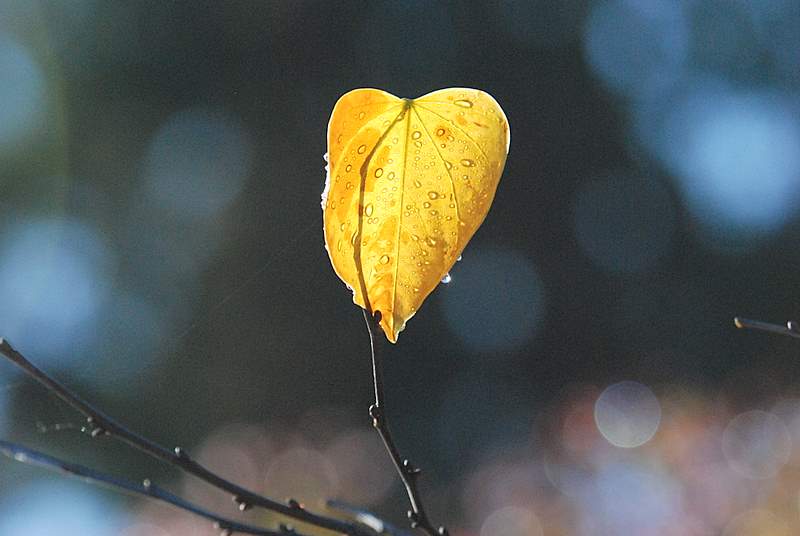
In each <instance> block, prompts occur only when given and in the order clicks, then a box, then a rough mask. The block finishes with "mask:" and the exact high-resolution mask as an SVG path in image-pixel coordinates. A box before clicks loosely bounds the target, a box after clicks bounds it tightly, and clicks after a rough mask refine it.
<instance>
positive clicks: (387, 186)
mask: <svg viewBox="0 0 800 536" xmlns="http://www.w3.org/2000/svg"><path fill="white" fill-rule="evenodd" d="M509 141H510V133H509V129H508V121H507V120H506V116H505V114H504V113H503V110H502V109H501V108H500V106H499V105H498V104H497V102H496V101H495V100H494V99H493V98H492V97H491V96H490V95H489V94H488V93H485V92H483V91H480V90H476V89H464V88H451V89H442V90H439V91H434V92H433V93H429V94H427V95H425V96H423V97H419V98H417V99H400V98H398V97H395V96H394V95H391V94H390V93H386V92H385V91H380V90H377V89H356V90H353V91H350V92H349V93H347V94H345V95H343V96H342V97H341V98H340V99H339V101H338V102H337V103H336V106H335V107H334V108H333V113H332V114H331V119H330V122H329V123H328V163H329V164H328V177H327V181H326V184H325V191H324V192H323V195H322V207H323V220H324V230H325V246H326V248H327V249H328V253H329V255H330V258H331V263H332V264H333V268H334V270H335V271H336V273H337V274H338V275H339V277H340V278H341V279H342V280H343V281H344V282H345V283H346V284H347V286H348V287H349V288H351V289H352V290H353V301H354V302H355V303H356V304H358V305H360V306H361V307H363V308H365V309H366V310H367V311H370V312H373V313H374V312H375V311H380V312H381V327H382V328H383V331H384V332H385V333H386V336H387V337H388V339H389V340H390V341H391V342H396V341H397V334H398V333H399V332H400V331H402V330H403V328H404V327H405V324H406V321H407V320H408V319H409V318H411V317H412V316H414V314H415V313H416V312H417V310H418V309H419V307H420V305H421V304H422V302H423V300H425V298H426V297H427V296H428V294H430V293H431V291H433V289H434V288H435V287H436V285H437V284H438V283H439V282H440V280H441V279H442V278H443V277H445V276H446V275H447V273H448V272H449V270H450V268H452V266H453V264H454V263H455V262H456V259H458V258H459V256H460V255H461V252H462V251H463V249H464V247H465V246H466V245H467V242H468V241H469V239H470V238H472V235H473V234H475V231H476V230H477V229H478V227H479V226H480V224H481V223H482V222H483V220H484V218H485V217H486V214H487V212H488V211H489V206H490V205H491V204H492V200H493V199H494V194H495V190H496V189H497V184H498V182H499V181H500V175H501V174H502V172H503V166H504V165H505V161H506V155H507V154H508V146H509Z"/></svg>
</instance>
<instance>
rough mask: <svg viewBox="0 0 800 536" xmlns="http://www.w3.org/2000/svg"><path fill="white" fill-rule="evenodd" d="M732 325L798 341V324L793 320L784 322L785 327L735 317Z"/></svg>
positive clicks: (799, 334)
mask: <svg viewBox="0 0 800 536" xmlns="http://www.w3.org/2000/svg"><path fill="white" fill-rule="evenodd" d="M733 323H734V324H735V325H736V327H737V328H740V329H755V330H759V331H768V332H770V333H777V334H779V335H787V336H789V337H794V338H795V339H800V324H798V323H797V322H795V321H794V320H789V321H788V322H786V325H785V326H781V325H779V324H770V323H769V322H762V321H761V320H749V319H747V318H740V317H738V316H737V317H736V318H734V319H733Z"/></svg>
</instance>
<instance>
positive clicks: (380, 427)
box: [362, 309, 448, 536]
mask: <svg viewBox="0 0 800 536" xmlns="http://www.w3.org/2000/svg"><path fill="white" fill-rule="evenodd" d="M362 311H363V312H364V321H365V322H366V324H367V332H368V333H369V344H370V353H371V356H372V379H373V383H374V386H375V403H374V404H372V405H371V406H370V408H369V415H370V417H372V426H373V427H375V430H377V432H378V434H379V435H380V436H381V439H382V440H383V444H384V446H385V447H386V451H387V452H388V453H389V457H390V458H391V459H392V463H393V464H394V467H395V469H397V473H398V474H399V475H400V480H402V482H403V486H405V488H406V494H407V495H408V501H409V503H410V504H411V510H409V511H408V518H409V520H411V527H412V528H418V529H420V530H422V531H423V532H425V533H426V534H428V535H429V536H447V535H448V532H447V529H446V528H444V527H438V528H436V527H434V526H433V524H432V523H431V521H430V519H429V518H428V514H427V513H426V512H425V507H424V506H423V504H422V499H421V497H420V494H419V489H418V487H417V479H418V478H419V475H420V473H421V470H420V469H419V468H417V467H414V465H412V463H411V461H409V460H408V459H407V458H403V457H402V456H401V455H400V452H399V451H398V450H397V446H396V445H395V443H394V440H393V439H392V434H391V432H390V430H389V423H388V422H387V419H386V406H385V399H386V397H385V395H384V392H383V371H382V366H381V357H380V356H381V352H380V351H378V348H377V346H378V344H379V342H378V341H379V340H382V339H381V337H380V336H376V333H377V332H378V330H379V329H380V326H379V324H380V320H381V313H380V311H376V312H375V316H374V317H373V318H370V315H369V313H368V312H367V310H366V309H362Z"/></svg>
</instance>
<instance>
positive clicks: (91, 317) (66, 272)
mask: <svg viewBox="0 0 800 536" xmlns="http://www.w3.org/2000/svg"><path fill="white" fill-rule="evenodd" d="M114 261H115V259H114V256H113V255H112V252H111V251H110V250H109V248H108V247H107V246H106V244H105V242H104V240H103V239H102V238H101V236H100V235H99V234H98V232H97V231H96V230H95V229H94V228H93V227H90V226H88V225H86V224H85V223H82V222H80V221H77V220H72V219H42V220H30V221H27V222H20V223H18V224H16V225H13V226H11V227H9V228H7V229H6V230H5V233H3V235H2V236H0V295H2V296H3V298H4V299H5V300H7V302H8V303H13V304H14V307H4V308H0V325H2V326H3V330H4V335H5V336H7V337H8V338H9V339H11V340H12V341H15V343H16V344H17V345H18V346H20V347H22V348H25V349H26V351H27V352H29V353H30V354H31V355H36V356H37V359H39V360H40V362H41V361H42V360H52V366H61V367H63V366H67V365H74V364H77V363H78V362H81V359H85V356H81V353H80V352H76V351H74V350H75V348H79V347H81V345H83V346H84V347H85V345H87V344H89V343H91V342H93V341H94V340H95V338H96V337H97V335H98V334H97V333H96V332H95V329H96V327H97V323H98V321H99V315H100V313H101V308H102V305H103V303H104V302H105V301H106V299H107V298H108V295H109V291H110V287H111V281H110V275H111V270H112V266H113V264H114ZM65 348H70V349H72V350H73V351H69V352H64V349H65Z"/></svg>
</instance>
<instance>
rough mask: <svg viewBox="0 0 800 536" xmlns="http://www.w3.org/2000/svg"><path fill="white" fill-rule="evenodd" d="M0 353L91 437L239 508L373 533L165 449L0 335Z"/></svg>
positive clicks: (359, 534) (354, 535)
mask: <svg viewBox="0 0 800 536" xmlns="http://www.w3.org/2000/svg"><path fill="white" fill-rule="evenodd" d="M0 354H2V355H3V356H5V357H6V358H7V359H8V360H9V361H11V362H12V363H14V364H15V365H17V366H18V367H19V368H21V369H22V370H23V371H25V373H26V374H27V375H28V376H30V377H31V378H33V379H34V380H36V381H37V382H39V383H40V384H42V385H43V386H44V387H45V388H46V389H47V390H48V391H50V392H52V393H54V394H55V395H56V396H58V397H59V398H60V399H61V400H63V401H64V402H66V403H67V404H69V405H70V406H72V407H73V408H75V409H76V410H77V411H79V412H80V413H82V414H83V415H84V416H85V417H86V422H87V425H88V426H87V427H86V428H85V430H86V431H87V432H89V433H90V435H91V436H92V437H99V436H106V435H107V436H112V437H116V438H117V439H119V440H120V441H122V442H124V443H127V444H128V445H129V446H131V447H133V448H134V449H137V450H139V451H141V452H144V453H145V454H148V455H149V456H151V457H153V458H156V459H159V460H162V461H164V462H166V463H168V464H170V465H172V466H174V467H177V468H179V469H181V470H183V471H184V472H186V473H188V474H190V475H193V476H195V477H197V478H199V479H200V480H203V481H205V482H206V483H208V484H210V485H211V486H214V487H215V488H218V489H220V490H222V491H226V492H228V493H230V494H232V495H233V500H234V501H235V502H236V503H237V504H238V505H239V509H240V510H247V509H249V508H251V507H258V508H263V509H265V510H270V511H273V512H276V513H278V514H282V515H284V516H286V517H290V518H292V519H296V520H298V521H302V522H303V523H308V524H309V525H313V526H315V527H320V528H324V529H328V530H332V531H334V532H338V533H340V534H347V535H348V536H371V535H372V534H373V533H372V532H371V531H369V530H367V529H366V528H364V527H361V526H359V525H355V524H353V523H349V522H346V521H342V520H339V519H335V518H331V517H326V516H323V515H320V514H316V513H313V512H311V511H309V510H306V508H305V507H304V506H303V505H302V504H300V503H299V502H297V501H296V500H294V499H289V500H288V501H287V503H286V504H284V503H281V502H278V501H275V500H273V499H269V498H267V497H265V496H263V495H259V494H257V493H255V492H253V491H250V490H248V489H245V488H243V487H241V486H239V485H237V484H235V483H233V482H231V481H229V480H226V479H224V478H222V477H221V476H219V475H217V474H216V473H213V472H212V471H210V470H208V469H206V468H205V467H204V466H202V465H200V464H199V463H198V462H196V461H195V460H194V459H193V458H191V457H190V456H189V454H188V453H187V452H186V451H185V450H184V449H182V448H180V447H175V448H174V449H173V450H169V449H166V448H164V447H162V446H161V445H159V444H157V443H154V442H153V441H150V440H149V439H147V438H145V437H143V436H140V435H139V434H137V433H135V432H133V431H131V430H129V429H128V428H126V427H125V426H123V425H121V424H119V423H118V422H116V421H115V420H113V419H112V418H111V417H109V416H107V415H105V414H104V413H103V412H101V411H100V410H99V409H97V408H95V407H94V406H92V405H91V404H89V403H88V402H86V401H84V400H83V399H82V398H80V397H79V396H78V395H77V394H75V393H73V392H72V391H71V390H70V389H68V388H67V387H66V386H64V385H62V384H61V383H59V382H58V381H56V380H55V379H53V378H52V377H50V376H49V375H48V374H47V373H46V372H44V371H43V370H41V369H40V368H38V367H37V366H36V365H34V364H33V363H31V362H30V361H29V360H28V359H26V358H25V357H24V356H23V355H22V354H21V353H19V352H18V351H16V350H15V349H14V348H13V347H12V346H11V344H9V342H8V341H7V340H6V339H3V338H0Z"/></svg>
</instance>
